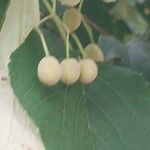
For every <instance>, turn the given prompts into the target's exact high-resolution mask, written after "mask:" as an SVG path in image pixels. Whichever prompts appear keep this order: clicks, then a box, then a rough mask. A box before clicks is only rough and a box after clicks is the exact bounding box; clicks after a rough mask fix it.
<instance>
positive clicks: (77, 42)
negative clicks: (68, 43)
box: [72, 33, 86, 58]
mask: <svg viewBox="0 0 150 150" xmlns="http://www.w3.org/2000/svg"><path fill="white" fill-rule="evenodd" d="M72 37H73V39H74V40H75V42H76V44H77V45H78V47H79V50H80V52H81V54H82V56H83V58H85V57H86V55H85V52H84V48H83V46H82V44H81V42H80V40H79V38H78V36H77V35H76V34H75V33H73V34H72Z"/></svg>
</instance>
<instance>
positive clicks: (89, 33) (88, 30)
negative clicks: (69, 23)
mask: <svg viewBox="0 0 150 150" xmlns="http://www.w3.org/2000/svg"><path fill="white" fill-rule="evenodd" d="M82 23H83V25H84V27H85V29H86V31H87V34H88V36H89V39H90V41H91V42H92V43H93V42H94V36H93V32H92V29H91V27H90V26H89V25H88V24H87V22H86V20H85V18H84V16H82Z"/></svg>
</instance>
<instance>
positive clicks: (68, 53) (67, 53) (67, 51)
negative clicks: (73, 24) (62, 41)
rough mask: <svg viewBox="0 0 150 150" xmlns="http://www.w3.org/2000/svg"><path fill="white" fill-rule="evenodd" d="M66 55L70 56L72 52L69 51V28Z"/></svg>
mask: <svg viewBox="0 0 150 150" xmlns="http://www.w3.org/2000/svg"><path fill="white" fill-rule="evenodd" d="M66 57H67V58H69V57H70V52H69V30H68V31H67V38H66Z"/></svg>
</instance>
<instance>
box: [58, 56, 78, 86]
mask: <svg viewBox="0 0 150 150" xmlns="http://www.w3.org/2000/svg"><path fill="white" fill-rule="evenodd" d="M60 65H61V71H62V76H61V80H62V82H63V83H65V84H68V85H70V84H73V83H75V82H76V81H77V80H78V79H79V76H80V72H81V67H80V64H79V62H78V61H77V60H76V59H75V58H67V59H64V60H63V61H62V62H61V64H60Z"/></svg>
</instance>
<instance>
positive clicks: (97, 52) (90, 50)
mask: <svg viewBox="0 0 150 150" xmlns="http://www.w3.org/2000/svg"><path fill="white" fill-rule="evenodd" d="M85 54H86V57H87V58H91V59H93V60H94V61H96V62H103V61H104V54H103V52H102V50H101V49H100V47H99V46H98V45H97V44H96V43H90V44H89V45H87V47H86V48H85Z"/></svg>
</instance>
